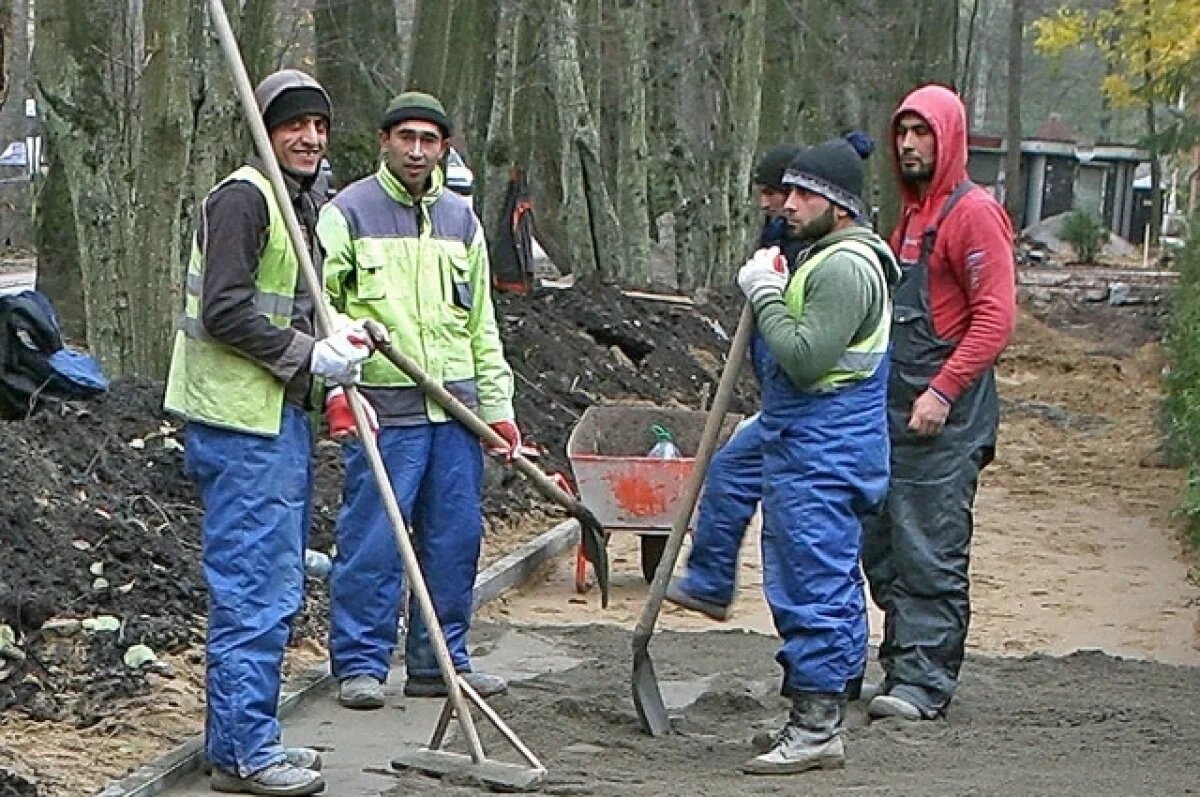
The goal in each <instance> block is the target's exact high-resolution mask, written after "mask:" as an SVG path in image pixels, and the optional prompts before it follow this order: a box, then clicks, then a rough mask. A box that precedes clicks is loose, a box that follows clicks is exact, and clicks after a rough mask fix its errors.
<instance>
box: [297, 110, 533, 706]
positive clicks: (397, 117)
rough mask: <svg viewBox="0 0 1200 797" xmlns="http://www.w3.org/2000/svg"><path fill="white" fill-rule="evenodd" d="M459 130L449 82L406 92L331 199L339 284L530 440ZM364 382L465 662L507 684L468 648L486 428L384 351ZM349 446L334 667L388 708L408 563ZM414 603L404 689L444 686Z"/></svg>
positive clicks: (490, 418) (404, 346)
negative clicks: (466, 180)
mask: <svg viewBox="0 0 1200 797" xmlns="http://www.w3.org/2000/svg"><path fill="white" fill-rule="evenodd" d="M450 133H451V125H450V120H449V118H448V117H447V116H446V112H445V109H444V108H443V107H442V104H441V102H439V101H438V100H437V99H436V98H435V97H432V96H430V95H428V94H424V93H421V92H415V91H410V92H406V93H404V94H401V95H400V96H398V97H397V98H396V99H394V100H393V101H392V102H391V104H390V105H389V106H388V108H387V110H386V112H385V113H384V116H383V119H382V121H381V123H380V129H379V143H380V146H381V148H382V150H383V156H384V157H383V163H382V164H381V166H380V168H379V170H378V171H377V172H376V173H375V174H374V175H372V176H370V177H366V178H363V179H362V180H359V181H357V182H355V183H354V184H352V185H350V186H348V187H347V188H345V189H344V190H343V191H342V192H341V193H339V194H338V195H337V197H336V198H335V199H334V200H333V201H332V202H331V203H330V204H328V205H326V206H325V207H324V208H323V209H322V211H321V219H320V224H319V226H318V230H319V234H320V238H321V243H322V245H323V246H324V247H325V250H326V261H325V286H326V291H327V293H328V295H329V298H330V300H331V301H332V302H333V305H334V307H335V308H337V309H338V310H340V311H342V312H344V313H345V314H347V315H348V316H350V317H351V318H353V319H373V320H375V321H378V322H379V323H380V324H382V325H384V326H385V327H387V329H388V332H389V333H390V335H391V339H392V341H393V344H394V345H395V346H397V347H398V348H399V349H401V350H402V351H404V352H405V353H406V354H407V355H408V356H409V357H412V358H413V359H414V360H416V361H417V363H418V364H419V365H420V366H421V368H422V369H423V370H424V371H425V373H427V374H428V375H429V376H430V377H431V378H433V379H435V380H437V381H438V382H440V383H441V384H442V385H443V386H444V387H445V388H446V389H447V390H449V391H450V392H451V393H452V394H453V395H455V396H456V397H457V398H458V399H460V400H461V401H462V402H463V403H465V404H466V405H467V406H469V407H471V408H473V409H475V410H476V411H477V412H478V413H479V414H480V415H481V416H482V417H483V419H484V420H485V421H487V422H488V423H489V424H490V425H491V426H492V428H493V429H495V430H496V431H497V432H498V433H499V434H500V435H501V436H502V437H503V438H504V439H505V440H506V441H507V442H508V443H509V445H510V449H511V450H515V449H516V448H518V447H519V445H520V432H519V431H518V428H517V425H516V422H515V420H514V412H513V404H512V397H513V376H512V370H511V369H510V368H509V366H508V364H507V363H506V362H505V359H504V351H503V348H502V346H501V344H500V336H499V332H498V331H497V328H496V319H495V312H494V310H493V307H492V301H491V295H490V293H489V285H490V276H489V269H488V259H487V246H486V243H485V242H484V237H483V229H482V227H481V225H480V223H479V219H478V218H476V216H475V214H474V212H473V211H472V210H471V206H470V204H469V203H468V201H467V200H466V199H464V198H463V197H461V196H459V195H457V194H455V193H453V192H452V191H448V190H445V179H444V176H443V173H442V171H441V169H440V168H438V163H439V162H440V161H441V159H442V157H443V156H444V155H445V152H446V148H447V147H448V146H449V142H448V138H449V136H450ZM362 393H363V395H364V396H365V397H366V398H367V399H368V401H369V402H370V404H371V405H372V406H373V407H374V408H375V411H376V413H377V415H378V419H379V424H380V432H379V448H380V451H381V453H382V455H383V459H384V462H385V464H386V467H387V470H388V475H389V476H390V477H391V480H392V487H393V489H394V490H395V494H396V500H397V502H398V503H399V504H400V508H401V511H402V512H403V513H404V516H405V519H406V520H407V521H408V523H409V524H410V526H411V528H412V533H413V543H414V547H415V549H416V554H417V559H418V560H419V561H420V563H421V567H422V571H423V572H424V573H426V574H427V575H428V576H429V580H428V584H429V589H430V594H431V596H432V598H433V604H434V607H435V609H436V611H437V615H438V620H439V622H440V623H441V625H442V630H443V632H444V634H445V638H446V643H447V646H448V647H449V649H450V654H451V657H452V659H453V661H454V665H455V667H456V669H457V670H458V671H459V672H462V673H465V674H466V677H467V680H468V682H469V683H470V684H471V685H472V686H473V687H474V688H475V690H476V691H478V692H479V693H480V694H482V695H484V696H487V695H494V694H498V693H501V692H503V691H505V690H506V689H507V685H506V684H505V682H504V680H503V679H501V678H498V677H495V676H490V675H487V674H485V673H480V672H473V671H472V668H471V660H470V657H469V656H468V654H467V632H468V630H469V627H470V622H471V609H472V598H473V587H474V583H475V574H476V568H477V563H478V560H479V550H480V544H481V540H482V536H483V512H482V506H481V503H482V493H483V485H482V478H483V452H482V448H481V445H480V443H479V440H478V439H477V438H476V437H475V435H474V434H473V433H472V432H471V431H470V430H469V429H467V428H466V427H465V426H463V425H462V424H460V423H459V422H457V421H455V420H453V419H451V418H449V417H448V416H447V415H446V413H445V412H444V411H443V410H442V409H441V408H440V407H439V406H437V405H436V404H435V403H434V402H432V401H431V400H430V399H428V398H426V396H425V395H424V393H423V392H422V391H421V390H420V388H418V387H416V386H415V385H414V384H413V382H412V380H411V379H409V378H408V377H407V376H406V375H405V374H403V373H402V372H401V371H399V370H398V369H396V368H395V367H394V366H393V365H392V364H391V363H390V362H388V361H387V360H385V359H384V358H382V357H380V356H376V357H373V358H372V359H371V360H369V361H368V362H367V364H366V366H365V368H364V372H363V379H362ZM338 400H340V399H338V398H335V399H334V401H338ZM337 414H339V413H330V417H331V418H332V417H334V415H337ZM330 432H331V434H333V435H334V436H340V435H342V434H343V433H347V434H352V432H351V430H349V429H340V428H339V429H335V428H331V429H330ZM344 453H345V461H346V484H345V492H344V495H343V502H342V511H341V515H340V516H339V518H338V524H337V532H336V534H337V556H336V557H335V558H334V562H333V570H332V572H331V574H330V654H331V660H332V669H333V675H334V677H335V678H337V679H338V681H339V683H340V688H339V695H338V697H339V700H340V702H341V703H342V705H344V706H346V707H348V708H359V709H371V708H380V707H382V706H383V703H384V700H383V690H382V685H383V682H384V681H385V680H386V678H387V673H388V663H389V661H390V659H391V654H392V650H393V649H394V647H395V645H396V632H397V626H398V623H399V617H400V611H401V608H402V607H401V605H400V604H401V598H402V595H403V591H402V577H403V567H402V562H401V558H400V552H399V550H398V549H397V547H396V543H395V538H394V536H393V530H392V528H391V525H390V523H389V521H388V518H387V515H386V514H385V512H384V509H383V504H382V502H381V500H380V496H379V493H378V490H377V489H376V486H375V483H374V481H373V479H372V475H371V471H370V469H369V468H368V465H367V461H366V457H365V455H364V452H363V450H362V445H361V443H359V442H358V441H356V440H352V439H351V440H349V441H348V442H347V443H346V445H345V448H344ZM413 607H414V609H415V603H414V604H413ZM409 614H410V617H409V631H408V634H407V636H406V650H405V665H406V670H407V681H406V683H405V686H404V693H405V694H406V695H409V696H416V697H438V696H442V695H445V694H446V689H445V685H444V684H443V683H442V679H441V676H440V674H439V671H438V666H437V660H436V658H435V657H434V653H433V650H432V647H431V645H430V640H429V631H428V629H427V628H426V626H425V623H424V621H423V620H422V618H421V615H420V612H419V611H415V610H414V611H411V612H410V613H409Z"/></svg>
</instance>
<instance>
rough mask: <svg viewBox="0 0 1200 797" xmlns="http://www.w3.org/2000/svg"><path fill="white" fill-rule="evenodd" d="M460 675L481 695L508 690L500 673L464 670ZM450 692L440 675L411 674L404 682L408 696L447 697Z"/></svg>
mask: <svg viewBox="0 0 1200 797" xmlns="http://www.w3.org/2000/svg"><path fill="white" fill-rule="evenodd" d="M459 675H461V676H462V677H463V679H464V680H466V682H467V683H468V684H470V686H471V688H472V689H474V690H475V691H476V692H478V693H479V696H480V697H493V696H495V695H502V694H504V693H505V692H507V691H508V682H507V681H505V680H504V679H503V678H501V677H500V676H499V675H489V674H488V673H486V672H464V673H459ZM448 694H449V692H447V691H446V684H445V683H444V682H443V681H442V677H441V676H440V675H438V676H434V677H433V678H416V677H414V676H411V675H410V676H408V680H407V681H405V682H404V695H405V696H406V697H446V696H447V695H448Z"/></svg>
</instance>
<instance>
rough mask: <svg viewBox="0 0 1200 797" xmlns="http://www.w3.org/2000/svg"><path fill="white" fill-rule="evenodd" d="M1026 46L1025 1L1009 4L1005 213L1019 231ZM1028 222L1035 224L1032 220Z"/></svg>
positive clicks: (1022, 196)
mask: <svg viewBox="0 0 1200 797" xmlns="http://www.w3.org/2000/svg"><path fill="white" fill-rule="evenodd" d="M1024 44H1025V0H1012V16H1011V17H1009V26H1008V130H1007V139H1008V152H1007V154H1006V156H1005V158H1004V209H1005V210H1007V211H1008V217H1009V218H1010V219H1011V220H1012V224H1013V227H1014V228H1015V229H1017V230H1020V229H1021V214H1022V213H1023V212H1024V206H1025V196H1024V192H1023V191H1022V190H1021V75H1022V73H1023V69H1022V63H1021V62H1022V54H1023V52H1024ZM1031 221H1036V219H1032V220H1031Z"/></svg>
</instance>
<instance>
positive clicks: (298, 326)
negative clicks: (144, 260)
mask: <svg viewBox="0 0 1200 797" xmlns="http://www.w3.org/2000/svg"><path fill="white" fill-rule="evenodd" d="M255 97H256V99H257V100H258V106H259V109H260V110H261V111H262V117H263V122H264V124H265V125H266V127H267V129H268V131H269V136H270V140H271V147H272V150H273V151H274V153H275V157H276V159H277V160H278V161H279V165H280V168H281V169H282V170H283V174H284V181H285V182H286V184H287V186H288V189H289V193H290V197H291V202H292V207H293V209H294V210H295V212H296V215H297V217H298V218H299V220H300V224H301V228H302V229H303V231H304V232H305V234H306V237H307V239H308V245H309V248H310V250H311V253H312V256H313V258H314V260H316V262H317V263H318V264H319V263H320V247H318V246H316V245H315V243H316V239H315V232H316V230H315V228H316V221H317V204H316V203H317V201H318V200H317V198H316V197H315V196H314V195H313V193H312V185H313V181H314V180H315V178H316V176H317V170H318V167H319V165H320V162H321V155H322V154H323V153H324V151H325V142H326V139H327V136H328V130H329V116H330V103H329V96H328V95H327V94H326V93H325V89H323V88H322V87H321V85H320V84H319V83H317V81H315V80H313V79H312V78H311V77H309V76H308V75H306V74H304V73H303V72H299V71H297V70H294V69H285V70H282V71H280V72H276V73H274V74H272V75H269V76H268V77H267V78H266V79H265V80H263V82H262V83H261V84H259V86H258V88H257V89H256V90H255ZM185 289H186V290H185V312H184V317H183V320H182V322H181V323H180V325H179V331H178V332H177V333H176V337H175V349H174V353H173V355H172V358H171V371H170V376H169V377H168V379H167V395H166V401H165V405H166V408H167V410H169V411H171V412H173V413H175V414H177V415H180V416H182V417H183V418H185V419H186V420H187V429H186V432H185V441H186V454H185V467H186V469H187V472H188V475H189V476H191V477H192V478H193V479H195V480H196V482H197V485H198V487H199V490H200V498H201V501H202V502H203V504H204V520H203V523H202V534H203V542H204V553H203V567H204V579H205V583H206V584H207V585H208V592H209V611H208V640H207V645H206V648H205V653H206V673H205V676H206V690H205V751H206V753H207V755H208V760H209V763H211V764H212V767H213V773H212V787H213V788H214V789H215V790H217V791H222V792H240V793H247V794H277V795H284V794H286V795H294V794H316V793H317V792H319V791H321V790H322V789H324V788H325V783H324V781H323V780H322V778H321V775H320V773H319V772H317V771H316V770H318V769H320V768H321V759H320V756H319V755H318V754H317V752H316V751H315V750H310V749H307V748H284V747H283V746H282V745H281V744H280V741H279V720H278V719H277V717H276V707H277V706H278V704H279V688H280V676H281V672H282V667H283V651H284V646H285V645H286V644H287V640H288V633H289V628H290V621H291V618H292V617H293V616H294V615H295V614H296V613H297V612H298V611H299V610H300V602H301V599H302V597H303V592H304V545H305V538H306V535H307V533H308V520H309V518H308V514H309V499H310V496H311V493H312V482H313V467H312V431H311V429H310V426H309V410H310V409H311V408H312V406H311V403H310V399H309V397H310V395H311V394H312V387H313V377H314V376H316V377H324V378H325V379H326V381H333V382H338V383H346V382H352V381H354V380H355V379H356V378H357V374H358V372H359V370H360V368H361V365H360V364H361V363H362V362H363V361H364V360H365V359H366V358H367V356H368V355H369V354H370V353H371V352H370V348H369V346H368V342H367V335H366V332H365V331H364V330H363V329H362V327H361V325H359V324H351V325H346V326H344V327H343V328H342V329H341V330H340V331H339V332H338V333H335V334H334V335H331V336H330V337H327V338H324V339H320V340H318V339H316V332H315V330H314V326H313V297H312V294H311V293H310V292H309V291H308V289H307V286H306V285H305V284H304V281H303V280H302V279H301V278H300V271H299V261H298V259H297V257H296V252H295V250H294V249H293V247H292V241H291V239H290V238H289V236H288V232H287V229H286V226H285V224H284V218H283V214H282V213H281V210H280V207H279V205H278V203H277V201H276V198H275V194H274V192H273V191H272V189H271V184H270V182H269V181H268V179H267V176H266V174H265V173H264V170H263V168H262V164H261V163H259V162H257V161H255V160H251V161H250V162H249V163H247V164H246V165H244V166H242V167H241V168H239V169H237V170H236V171H235V172H233V174H231V175H229V176H228V177H226V178H225V179H224V180H222V181H221V182H220V183H219V184H218V185H217V186H216V187H215V188H214V189H213V190H212V191H211V192H209V194H208V196H207V197H205V199H204V203H203V205H202V208H201V212H200V219H199V221H198V223H197V224H196V240H195V244H194V245H193V247H192V257H191V262H190V263H189V265H188V271H187V281H186V286H185Z"/></svg>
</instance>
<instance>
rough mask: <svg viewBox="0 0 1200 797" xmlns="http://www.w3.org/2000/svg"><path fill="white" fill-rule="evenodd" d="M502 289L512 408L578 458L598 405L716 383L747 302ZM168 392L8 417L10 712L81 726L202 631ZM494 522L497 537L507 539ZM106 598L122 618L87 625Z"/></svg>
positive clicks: (496, 494)
mask: <svg viewBox="0 0 1200 797" xmlns="http://www.w3.org/2000/svg"><path fill="white" fill-rule="evenodd" d="M497 305H498V307H497V313H498V316H499V321H500V326H501V334H502V336H503V338H504V340H505V344H506V347H507V351H508V353H509V359H510V361H511V362H512V364H513V366H514V369H515V370H516V371H517V373H518V383H517V394H518V398H517V413H518V418H519V420H520V422H521V425H522V427H523V428H524V429H525V430H526V431H527V433H528V436H529V437H530V438H531V439H532V440H533V441H535V442H537V443H539V444H540V445H541V446H543V447H544V448H545V450H546V453H545V455H544V463H543V464H544V466H545V467H546V468H547V469H549V470H562V471H566V472H568V473H569V468H568V466H567V462H566V458H565V453H564V452H565V446H566V439H567V436H568V434H569V433H570V431H571V428H572V427H573V425H574V423H575V422H576V420H577V419H578V417H579V414H580V413H581V411H582V410H583V409H584V408H586V407H587V406H589V405H590V404H592V403H595V402H599V401H612V400H616V399H624V400H636V399H642V400H647V401H653V402H656V403H663V404H680V405H685V406H692V407H695V406H698V405H699V403H700V402H701V400H702V396H703V394H704V392H705V390H706V386H707V390H708V391H709V392H711V391H712V390H714V389H715V381H716V375H717V373H718V371H719V366H720V362H721V354H722V352H723V351H724V350H725V348H726V347H727V345H728V344H727V340H726V339H725V338H724V337H723V335H722V333H720V332H718V329H719V328H720V325H721V324H724V325H726V326H725V327H724V329H729V330H732V326H729V325H730V324H731V323H732V322H731V320H730V317H731V315H732V316H733V317H734V318H736V312H737V308H738V302H737V297H736V296H734V295H732V294H725V295H724V296H723V297H717V299H716V300H715V303H714V304H712V305H709V306H706V307H705V308H703V309H700V308H694V307H691V306H686V305H673V304H668V303H662V302H651V301H646V300H639V299H633V298H630V297H627V296H625V295H623V294H622V293H621V292H620V291H618V290H616V289H613V288H607V287H604V286H588V287H587V288H586V289H584V288H575V289H573V290H570V291H544V292H539V293H536V294H534V295H530V296H513V295H505V296H501V297H499V299H498V302H497ZM747 387H748V385H747ZM749 395H750V393H749V392H748V390H746V391H743V393H742V397H741V398H740V399H739V401H738V402H737V404H738V407H737V409H744V408H745V407H746V406H747V404H746V401H747V400H748V396H749ZM161 397H162V389H161V386H160V385H156V384H150V383H145V382H118V383H116V384H115V385H114V386H113V388H112V389H111V391H110V392H109V393H108V394H106V395H104V396H102V397H101V398H99V399H98V400H96V401H94V402H88V403H66V404H54V405H51V406H49V407H48V408H47V409H46V410H44V411H42V412H40V413H38V414H36V415H34V416H33V417H31V418H28V419H27V420H24V421H19V422H12V423H7V424H3V425H0V483H2V484H4V496H3V498H2V499H0V550H2V551H3V552H4V555H3V556H2V557H0V623H4V624H7V625H8V626H9V627H10V628H11V629H12V630H13V631H14V634H15V636H16V641H17V645H18V647H19V648H20V649H21V651H23V653H24V654H25V658H24V660H23V661H18V660H15V659H0V711H7V710H15V711H20V712H22V713H23V714H24V715H25V716H28V717H29V718H32V719H38V720H59V721H66V722H70V723H73V724H75V725H76V726H77V727H88V726H91V725H94V724H95V723H97V722H99V721H100V720H101V719H103V718H104V717H105V716H106V714H108V713H110V712H111V711H112V710H113V706H114V701H115V700H117V699H118V698H121V697H126V696H129V695H133V694H136V693H139V692H142V691H144V690H145V689H146V688H147V687H146V678H147V675H148V674H151V673H155V672H157V673H158V674H159V675H161V671H159V670H156V669H155V668H153V667H150V668H146V667H143V668H141V669H138V670H133V669H131V668H130V667H128V666H126V665H125V663H124V661H123V656H124V654H125V652H126V651H127V650H128V649H129V648H130V647H131V646H133V645H147V646H149V647H150V648H151V649H152V650H154V651H155V652H156V653H158V654H160V655H161V654H168V653H175V652H179V651H181V650H184V649H187V648H189V647H193V646H198V645H200V644H202V642H203V634H204V624H205V619H204V618H205V612H206V594H205V589H204V582H203V578H202V575H201V572H200V565H199V560H200V532H199V520H200V514H201V513H200V508H199V505H198V500H197V495H196V492H195V489H194V487H193V485H192V484H191V482H190V481H189V480H188V479H187V477H186V476H185V475H184V472H183V434H182V428H181V426H180V424H179V423H178V422H177V421H174V420H172V419H169V418H167V417H165V416H164V415H163V413H162V410H161ZM649 442H652V441H650V440H649V439H648V443H649ZM317 463H318V468H317V495H316V497H315V501H314V512H313V528H312V533H311V538H310V545H311V547H314V548H317V549H319V550H328V549H329V548H330V546H331V544H332V540H333V531H332V530H333V526H334V523H335V521H336V517H337V508H338V506H339V504H340V485H341V463H340V456H339V450H338V446H337V445H335V444H333V443H331V442H330V441H327V440H323V441H321V442H320V443H319V444H318V447H317ZM485 510H486V512H487V513H488V516H489V524H490V527H491V528H490V530H499V531H504V530H509V531H511V530H513V529H517V528H519V527H522V526H523V525H528V524H527V523H524V521H526V520H527V519H528V517H529V516H530V515H538V514H545V513H547V512H550V511H551V510H550V508H549V507H548V506H547V505H546V504H545V502H543V501H541V500H540V499H538V498H537V497H536V496H535V494H534V493H533V491H532V490H531V489H530V488H529V487H528V486H527V485H525V484H524V483H523V482H522V481H521V480H520V479H519V478H518V477H514V476H512V475H509V474H506V475H505V476H504V477H502V478H500V479H495V480H491V481H490V482H489V485H488V488H487V490H486V495H485ZM522 532H523V530H522ZM523 533H524V532H523ZM497 536H499V537H500V539H499V540H491V541H489V545H491V546H492V547H493V548H501V547H504V545H505V543H506V539H505V538H504V536H503V534H498V535H497ZM310 587H311V588H310V589H309V590H308V593H309V602H308V605H307V606H306V611H305V613H304V615H303V616H302V618H301V619H300V621H299V622H298V625H297V632H296V636H297V637H298V638H306V637H307V638H320V637H321V636H322V632H323V628H324V617H325V612H324V591H323V588H322V587H321V585H318V584H311V583H310ZM105 615H108V616H112V617H114V618H116V620H117V622H118V624H119V625H118V627H117V628H116V629H115V630H112V631H104V630H100V631H97V630H94V629H93V630H88V629H87V628H83V629H81V628H80V626H79V622H78V621H81V620H94V619H95V618H98V617H101V616H105ZM47 621H51V622H50V623H49V624H48V625H47Z"/></svg>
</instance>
